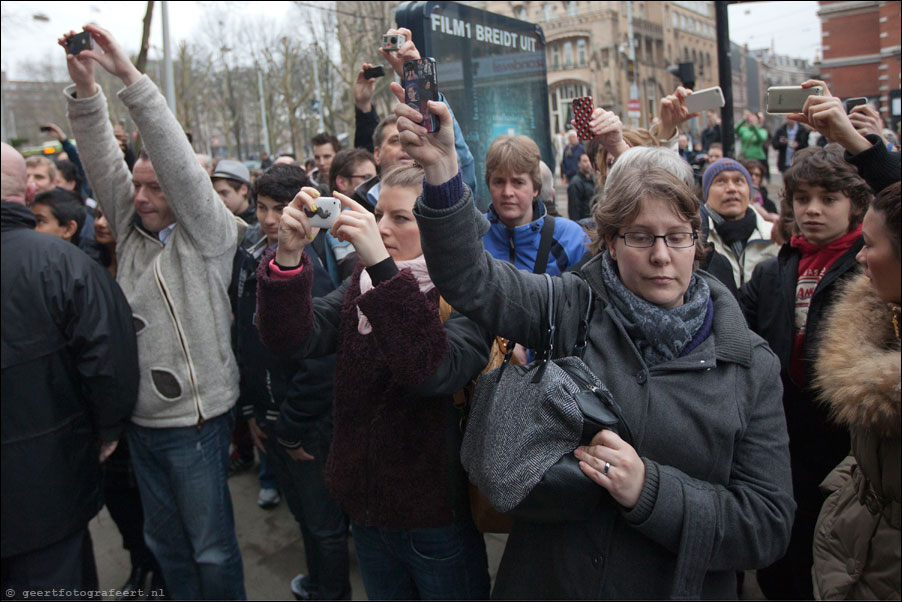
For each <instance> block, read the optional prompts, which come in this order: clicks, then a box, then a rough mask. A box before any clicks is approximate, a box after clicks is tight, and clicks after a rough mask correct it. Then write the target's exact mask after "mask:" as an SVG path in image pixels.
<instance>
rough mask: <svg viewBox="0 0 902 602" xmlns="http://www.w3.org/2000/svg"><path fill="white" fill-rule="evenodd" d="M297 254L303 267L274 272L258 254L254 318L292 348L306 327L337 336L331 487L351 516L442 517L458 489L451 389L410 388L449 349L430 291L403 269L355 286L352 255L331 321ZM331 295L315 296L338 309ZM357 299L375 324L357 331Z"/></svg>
mask: <svg viewBox="0 0 902 602" xmlns="http://www.w3.org/2000/svg"><path fill="white" fill-rule="evenodd" d="M303 261H304V264H303V265H304V270H303V271H302V272H301V274H300V275H299V276H298V277H294V278H292V279H289V280H273V279H272V278H271V277H270V275H269V266H268V263H269V262H268V261H263V262H261V263H260V269H259V270H258V283H259V285H258V316H259V318H258V322H259V330H260V337H261V339H262V340H263V342H264V343H265V344H266V345H267V347H269V348H270V349H272V350H274V351H279V350H281V351H283V352H284V351H288V350H295V349H297V348H298V346H299V345H300V344H301V343H302V342H303V341H304V340H305V339H306V338H307V337H309V336H328V334H329V332H331V333H332V335H333V336H337V341H336V342H337V347H336V370H335V403H334V434H333V439H332V447H331V450H330V452H329V457H328V459H327V462H326V483H327V485H328V487H329V491H330V493H331V494H332V496H333V498H334V499H335V500H336V501H337V502H338V503H339V504H340V505H341V506H342V508H343V509H344V510H345V512H346V513H347V514H348V515H349V516H350V517H351V519H352V520H354V521H355V522H357V523H358V524H362V525H373V526H380V527H387V528H394V529H413V528H429V527H439V526H443V525H447V524H450V523H451V522H452V521H453V520H454V509H455V508H458V507H459V504H460V500H458V499H456V498H458V497H460V494H461V492H464V493H465V491H466V488H465V487H457V486H455V487H452V485H451V483H452V480H453V479H455V478H457V475H458V474H459V460H458V459H457V454H458V453H459V441H457V442H456V444H455V442H453V441H449V439H450V438H451V437H452V436H453V435H452V434H453V433H454V428H449V420H451V421H453V420H454V411H453V409H452V407H451V404H452V399H451V398H450V397H448V396H441V397H420V396H419V395H417V394H415V393H413V392H411V391H410V388H411V387H415V386H416V385H418V384H420V383H422V382H423V381H424V380H425V379H426V378H427V377H428V376H429V375H431V374H432V373H433V372H435V371H436V369H437V368H438V366H439V365H440V364H441V362H442V360H443V359H444V357H445V355H446V353H447V345H448V336H447V333H446V332H445V329H444V326H443V325H442V322H441V319H440V318H439V312H438V298H439V294H438V291H437V290H436V289H433V290H431V291H430V292H429V293H427V294H425V295H424V294H423V293H421V292H420V290H419V287H418V284H417V281H416V278H414V276H413V275H412V274H411V273H410V271H409V270H403V271H401V272H399V273H398V274H396V275H395V276H394V277H392V278H391V279H389V280H387V281H385V282H382V283H380V284H378V285H377V286H376V287H375V288H373V289H372V290H370V291H369V292H368V293H367V294H366V295H363V296H361V295H360V284H359V282H360V273H361V271H362V269H363V266H362V264H360V265H358V266H357V269H356V271H355V272H354V275H353V276H352V277H351V278H350V281H349V283H347V284H345V285H343V286H342V287H341V288H340V289H339V290H340V291H341V290H343V291H345V293H344V298H343V300H342V301H341V306H340V313H338V323H337V324H332V323H330V324H327V325H323V324H316V319H317V318H316V317H315V315H314V311H313V305H312V303H311V293H310V291H311V287H312V279H313V270H312V269H310V264H309V260H308V258H307V257H306V255H305V256H304V259H303ZM333 295H335V297H332V296H329V297H326V298H324V299H323V301H322V302H326V303H329V302H330V301H331V308H330V309H331V310H338V309H339V308H338V307H337V305H338V301H337V297H338V296H339V295H340V293H337V294H336V293H333ZM358 305H359V306H360V309H361V310H362V311H363V312H364V314H366V316H367V318H368V319H369V321H370V324H371V325H372V327H373V331H372V332H371V333H370V334H368V335H361V334H360V333H358V332H357V323H358V316H357V306H358ZM335 317H336V314H335V312H334V311H324V312H323V311H321V312H318V318H319V320H321V321H324V322H329V321H330V319H334V318H335ZM336 326H337V332H336V331H335V330H332V329H333V328H335V327H336ZM463 485H465V482H464V483H463ZM452 489H454V491H452Z"/></svg>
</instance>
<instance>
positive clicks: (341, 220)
mask: <svg viewBox="0 0 902 602" xmlns="http://www.w3.org/2000/svg"><path fill="white" fill-rule="evenodd" d="M335 196H336V197H337V199H338V200H339V201H341V207H342V208H344V211H341V212H340V213H339V215H338V219H336V220H335V223H334V224H332V230H331V231H330V232H331V233H332V236H334V237H335V238H337V239H338V240H340V241H342V242H350V243H351V244H352V245H353V246H354V250H355V251H357V257H359V258H360V261H362V262H363V265H365V266H366V267H370V266H374V265H376V264H377V263H379V262H380V261H384V260H385V259H387V258H388V257H389V255H388V250H386V248H385V244H384V243H383V242H382V235H381V234H380V233H379V226H378V224H376V217H375V216H374V215H373V214H372V213H370V212H369V211H367V210H366V209H364V208H363V207H362V206H361V205H360V204H358V203H357V202H355V201H354V200H353V199H351V198H349V197H347V196H345V195H343V194H339V193H337V192H336V193H335Z"/></svg>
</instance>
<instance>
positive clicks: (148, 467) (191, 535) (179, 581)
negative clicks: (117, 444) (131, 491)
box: [128, 413, 246, 600]
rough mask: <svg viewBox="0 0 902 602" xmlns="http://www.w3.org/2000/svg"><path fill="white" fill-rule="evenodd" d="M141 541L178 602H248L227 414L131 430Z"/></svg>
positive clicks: (132, 428) (130, 442) (134, 426)
mask: <svg viewBox="0 0 902 602" xmlns="http://www.w3.org/2000/svg"><path fill="white" fill-rule="evenodd" d="M128 436H129V447H130V449H131V454H132V462H133V464H134V466H135V476H136V477H137V480H138V487H139V488H140V490H141V501H142V503H143V504H144V539H145V540H146V542H147V546H148V547H149V548H150V550H151V552H153V554H154V556H155V557H156V558H157V561H158V562H159V563H160V567H161V568H162V569H163V578H164V579H165V581H166V587H167V590H168V593H169V595H170V596H171V597H172V599H173V600H179V599H207V600H215V599H226V600H239V599H244V598H245V597H246V595H245V592H244V573H243V569H242V564H241V552H240V551H239V550H238V540H237V539H236V537H235V519H234V516H233V515H232V497H231V494H230V493H229V487H228V471H229V443H230V441H231V438H232V428H231V420H230V417H229V414H228V413H226V414H223V415H222V416H217V417H216V418H212V419H210V420H208V421H206V422H205V423H204V424H203V426H202V427H201V429H200V431H198V429H197V428H196V427H193V426H191V427H184V428H146V427H142V426H138V425H136V424H134V423H132V424H130V425H129V433H128Z"/></svg>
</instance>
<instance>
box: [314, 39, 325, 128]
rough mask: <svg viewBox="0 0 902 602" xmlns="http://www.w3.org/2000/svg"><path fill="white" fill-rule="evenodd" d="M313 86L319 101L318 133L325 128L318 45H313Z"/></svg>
mask: <svg viewBox="0 0 902 602" xmlns="http://www.w3.org/2000/svg"><path fill="white" fill-rule="evenodd" d="M313 57H314V59H313V85H314V88H315V89H316V99H317V100H318V101H319V110H318V111H317V112H316V115H317V123H319V130H318V131H319V132H323V131H325V129H326V126H325V125H324V122H323V100H325V99H324V98H323V94H322V92H321V91H320V87H319V44H317V43H314V44H313Z"/></svg>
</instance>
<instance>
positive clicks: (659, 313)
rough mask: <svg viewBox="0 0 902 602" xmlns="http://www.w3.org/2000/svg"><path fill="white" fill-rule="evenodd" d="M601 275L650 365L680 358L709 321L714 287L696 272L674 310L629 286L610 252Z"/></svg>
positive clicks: (622, 319) (614, 304) (635, 341)
mask: <svg viewBox="0 0 902 602" xmlns="http://www.w3.org/2000/svg"><path fill="white" fill-rule="evenodd" d="M601 275H602V278H603V279H604V284H605V287H606V288H607V289H608V296H609V297H610V300H611V307H612V308H613V310H614V313H615V314H616V316H617V318H618V319H619V320H620V323H621V324H623V328H624V329H625V330H626V333H627V334H628V335H629V337H630V339H631V340H632V341H633V344H635V345H636V348H637V349H638V350H639V353H640V354H641V355H642V359H644V360H645V363H646V365H648V367H652V366H654V365H656V364H660V363H662V362H666V361H667V360H671V359H673V358H675V357H679V356H680V352H681V351H682V350H683V348H684V347H685V346H686V345H688V344H689V342H690V341H691V340H692V337H693V336H695V333H696V332H698V330H699V328H701V326H702V324H703V323H704V321H705V314H706V313H707V311H708V298H709V297H710V296H711V290H710V289H709V288H708V283H707V282H705V279H704V278H701V277H699V275H698V274H692V280H691V281H690V282H689V290H687V291H686V296H685V297H684V298H683V304H682V305H681V306H679V307H675V308H673V309H664V308H661V307H658V306H657V305H655V304H654V303H649V302H648V301H646V300H645V299H643V298H642V297H640V296H639V295H637V294H636V293H634V292H632V291H631V290H629V289H628V288H626V286H624V284H623V281H621V280H620V273H619V271H618V269H617V263H616V262H615V261H614V260H613V259H611V254H610V253H609V252H607V251H605V254H604V258H603V260H602V262H601Z"/></svg>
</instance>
